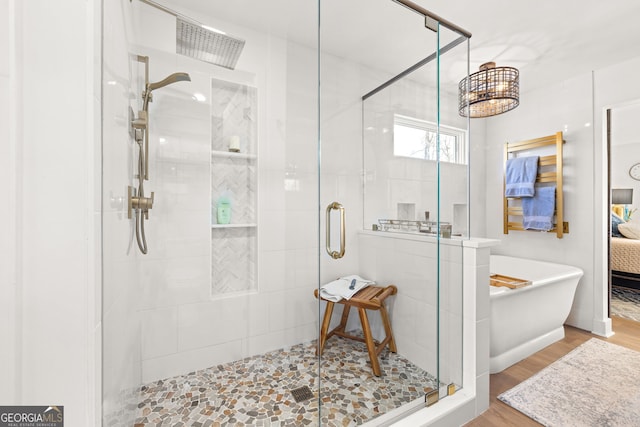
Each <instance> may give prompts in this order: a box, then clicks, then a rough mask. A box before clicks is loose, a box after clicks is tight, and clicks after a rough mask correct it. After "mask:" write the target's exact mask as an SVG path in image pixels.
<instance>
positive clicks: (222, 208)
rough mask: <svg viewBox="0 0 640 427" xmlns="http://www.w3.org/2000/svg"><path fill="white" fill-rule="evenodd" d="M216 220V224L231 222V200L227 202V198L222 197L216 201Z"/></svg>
mask: <svg viewBox="0 0 640 427" xmlns="http://www.w3.org/2000/svg"><path fill="white" fill-rule="evenodd" d="M217 219H218V224H229V223H230V222H231V200H229V196H226V195H222V196H220V198H219V199H218V208H217Z"/></svg>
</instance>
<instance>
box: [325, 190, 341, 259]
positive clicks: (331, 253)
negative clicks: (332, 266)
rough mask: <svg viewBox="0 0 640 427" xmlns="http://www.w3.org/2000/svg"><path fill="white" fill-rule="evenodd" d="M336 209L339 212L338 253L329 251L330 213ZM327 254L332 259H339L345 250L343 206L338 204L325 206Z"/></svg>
mask: <svg viewBox="0 0 640 427" xmlns="http://www.w3.org/2000/svg"><path fill="white" fill-rule="evenodd" d="M333 209H337V210H339V211H340V251H334V250H331V211H332V210H333ZM326 222H327V224H326V225H327V239H326V240H327V253H328V254H329V256H331V258H333V259H339V258H342V257H343V256H344V250H345V224H344V206H342V205H341V204H340V203H338V202H333V203H331V204H329V205H328V206H327V219H326Z"/></svg>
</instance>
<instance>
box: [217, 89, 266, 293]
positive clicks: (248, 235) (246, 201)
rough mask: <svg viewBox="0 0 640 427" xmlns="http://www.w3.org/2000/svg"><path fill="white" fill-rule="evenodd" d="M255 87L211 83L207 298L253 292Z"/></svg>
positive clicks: (255, 249) (255, 262) (254, 271)
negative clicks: (209, 254) (209, 257)
mask: <svg viewBox="0 0 640 427" xmlns="http://www.w3.org/2000/svg"><path fill="white" fill-rule="evenodd" d="M256 92H257V91H256V88H255V87H251V86H247V85H243V84H238V83H234V82H229V81H224V80H219V79H212V80H211V100H212V101H211V258H212V263H211V265H212V268H211V295H212V297H213V298H218V297H225V296H233V295H242V294H246V293H251V292H255V291H257V280H256V277H257V272H256V269H257V256H256V251H257V209H256V197H257V167H256V166H257V165H256V163H257V155H256V152H257V150H256V148H257V141H256V139H257V138H256V129H257V123H256V120H255V117H256V114H255V112H256V104H257V101H256Z"/></svg>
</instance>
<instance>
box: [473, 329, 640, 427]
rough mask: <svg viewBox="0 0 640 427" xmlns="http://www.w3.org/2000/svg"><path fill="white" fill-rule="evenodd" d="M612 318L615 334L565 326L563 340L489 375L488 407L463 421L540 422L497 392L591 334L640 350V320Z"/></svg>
mask: <svg viewBox="0 0 640 427" xmlns="http://www.w3.org/2000/svg"><path fill="white" fill-rule="evenodd" d="M612 322H613V331H614V332H615V335H613V336H612V337H610V338H603V337H599V336H597V335H593V334H591V333H589V332H586V331H583V330H581V329H576V328H573V327H571V326H565V337H564V339H563V340H562V341H558V342H557V343H555V344H552V345H550V346H549V347H547V348H545V349H543V350H541V351H539V352H537V353H536V354H534V355H533V356H531V357H528V358H527V359H525V360H523V361H521V362H519V363H516V364H515V365H513V366H511V367H510V368H507V369H505V370H504V371H502V372H500V373H498V374H494V375H491V379H490V386H489V389H490V391H489V395H490V396H489V409H488V410H487V411H486V412H484V413H483V414H482V415H480V416H479V417H477V418H476V419H474V420H472V421H471V422H469V423H467V424H465V426H466V427H489V426H491V427H493V426H497V427H502V426H513V427H529V426H540V424H538V423H537V422H535V421H533V420H532V419H531V418H529V417H527V416H526V415H523V414H522V413H520V412H518V411H516V410H515V409H513V408H512V407H510V406H509V405H506V404H504V403H502V402H501V401H499V400H498V398H497V396H498V395H499V394H500V393H502V392H504V391H507V390H509V389H510V388H512V387H514V386H516V385H517V384H519V383H521V382H522V381H524V380H526V379H527V378H529V377H530V376H532V375H533V374H535V373H537V372H538V371H540V370H542V369H543V368H544V367H545V366H547V365H549V364H551V363H552V362H554V361H556V360H558V359H559V358H561V357H562V356H564V355H565V354H567V353H569V352H570V351H571V350H573V349H574V348H576V347H578V346H579V345H580V344H582V343H584V342H585V341H588V340H589V339H590V338H598V339H602V340H605V341H608V342H611V343H613V344H618V345H621V346H623V347H627V348H630V349H633V350H637V351H640V340H639V339H638V338H639V337H640V322H634V321H633V320H628V319H623V318H621V317H612Z"/></svg>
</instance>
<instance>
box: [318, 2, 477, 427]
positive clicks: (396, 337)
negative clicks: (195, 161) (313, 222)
mask: <svg viewBox="0 0 640 427" xmlns="http://www.w3.org/2000/svg"><path fill="white" fill-rule="evenodd" d="M402 3H405V2H402ZM406 3H410V2H406ZM373 10H375V13H371V12H372V11H373ZM413 12H414V11H411V10H409V9H407V8H405V7H402V5H401V4H398V3H397V2H394V1H380V2H375V6H373V5H371V2H369V1H365V0H362V1H353V2H348V4H345V2H340V1H337V0H323V1H321V2H320V37H319V65H320V66H319V70H320V75H319V100H320V102H319V106H320V110H319V159H321V162H320V164H319V168H320V192H319V201H318V206H319V220H320V226H319V227H320V233H319V234H320V239H321V244H320V248H319V251H318V256H319V265H320V275H319V287H320V289H319V291H320V292H322V290H323V288H325V291H326V292H327V294H328V297H327V298H325V299H328V298H329V297H331V291H335V293H340V292H343V293H344V294H345V295H347V296H351V295H352V294H353V293H354V292H355V291H357V290H358V288H359V286H360V285H361V284H362V283H365V282H369V284H368V286H366V287H364V288H363V289H362V290H361V291H360V292H356V293H355V295H354V296H353V297H352V300H349V301H346V300H345V299H342V300H340V302H338V303H335V304H333V303H331V302H328V301H320V306H319V314H320V318H319V319H318V322H319V324H320V327H321V334H320V340H321V348H322V356H321V358H320V378H321V383H320V384H321V388H320V396H319V397H320V405H321V406H320V420H321V421H322V422H323V424H324V423H326V422H330V421H333V422H336V423H340V422H342V421H345V422H346V421H349V422H355V423H358V424H360V423H364V422H368V421H371V420H376V421H379V422H383V421H384V422H386V421H390V420H393V419H395V418H396V417H399V416H400V415H399V414H401V413H403V412H406V411H408V410H410V409H412V408H417V407H421V406H423V405H425V402H426V404H427V405H430V404H433V403H435V402H437V401H438V400H439V399H442V398H443V397H445V396H447V395H448V394H451V393H455V391H457V389H459V387H460V386H461V385H462V300H463V298H462V284H463V283H462V272H463V259H462V246H463V240H464V239H466V238H468V230H469V227H468V224H467V223H468V214H467V212H468V157H467V156H468V154H467V153H468V151H467V143H468V120H467V119H464V118H461V117H460V116H459V115H458V109H457V104H456V103H457V84H458V81H459V80H460V79H462V78H463V77H465V76H466V75H467V69H468V65H467V63H468V58H467V43H466V42H467V37H466V36H463V35H461V34H459V33H457V32H456V31H453V30H451V29H449V28H446V27H444V26H441V25H440V24H439V23H438V22H435V23H434V22H430V21H429V20H427V26H428V28H425V18H424V16H421V15H420V13H413ZM429 26H430V27H429ZM339 29H349V30H343V31H340V32H339V34H340V37H339V38H337V37H336V32H337V31H338V30H339ZM335 207H338V209H334V208H335ZM341 209H343V211H344V221H342V219H341V212H342V211H341ZM325 213H326V216H325ZM341 241H344V247H343V246H342V245H340V244H338V242H341ZM342 249H344V254H343V256H335V255H336V253H341V252H342ZM354 279H355V280H356V281H355V285H356V286H355V289H350V288H351V287H352V286H353V284H354V282H353V280H354ZM336 289H342V290H336ZM327 294H325V295H327ZM382 308H384V309H382ZM345 312H348V315H347V316H345V314H344V313H345ZM363 312H364V313H363ZM325 335H329V338H328V339H326V342H325V341H324V339H325ZM391 337H393V340H392V339H391ZM352 338H355V339H352ZM370 339H371V340H373V341H374V344H373V345H372V344H371V343H370V341H371V340H370Z"/></svg>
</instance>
